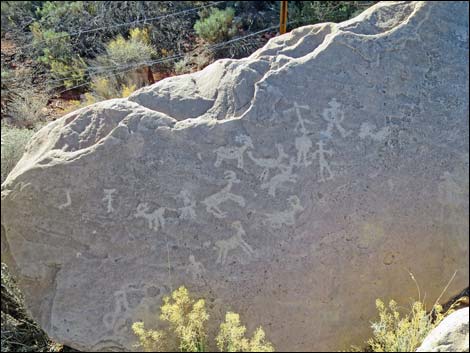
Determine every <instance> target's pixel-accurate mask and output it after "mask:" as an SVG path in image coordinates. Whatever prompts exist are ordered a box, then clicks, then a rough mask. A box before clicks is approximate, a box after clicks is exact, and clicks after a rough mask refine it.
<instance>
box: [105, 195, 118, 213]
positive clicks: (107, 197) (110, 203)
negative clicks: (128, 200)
mask: <svg viewBox="0 0 470 353" xmlns="http://www.w3.org/2000/svg"><path fill="white" fill-rule="evenodd" d="M115 192H116V189H104V195H105V196H104V197H103V199H102V201H103V202H106V203H107V212H108V213H111V212H114V207H113V193H115Z"/></svg>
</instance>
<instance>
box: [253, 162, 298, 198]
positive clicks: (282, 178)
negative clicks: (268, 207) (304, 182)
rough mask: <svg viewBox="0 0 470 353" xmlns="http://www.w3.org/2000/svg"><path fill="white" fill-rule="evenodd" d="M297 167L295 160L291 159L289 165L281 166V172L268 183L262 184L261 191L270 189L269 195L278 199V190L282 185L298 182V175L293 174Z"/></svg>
mask: <svg viewBox="0 0 470 353" xmlns="http://www.w3.org/2000/svg"><path fill="white" fill-rule="evenodd" d="M295 165H296V163H295V161H294V158H291V159H290V161H289V165H287V166H285V165H280V166H279V169H280V170H281V172H280V173H279V174H276V175H275V176H273V177H272V178H271V179H270V180H269V181H268V182H265V183H263V184H261V189H263V190H264V189H268V194H269V195H271V196H272V197H276V189H277V188H279V187H280V186H281V185H282V184H284V183H295V182H297V175H295V174H292V170H293V168H294V166H295Z"/></svg>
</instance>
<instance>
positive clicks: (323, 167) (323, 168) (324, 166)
mask: <svg viewBox="0 0 470 353" xmlns="http://www.w3.org/2000/svg"><path fill="white" fill-rule="evenodd" d="M323 144H324V143H323V141H322V140H320V142H317V145H318V149H317V150H316V151H315V152H314V153H313V158H314V159H317V158H318V162H319V164H320V179H319V180H320V181H322V182H323V181H326V180H331V179H333V173H332V171H331V169H330V166H329V164H328V161H327V160H326V158H325V155H328V156H332V155H333V151H331V150H325V149H324V148H323ZM325 172H326V173H327V175H325V174H326V173H325Z"/></svg>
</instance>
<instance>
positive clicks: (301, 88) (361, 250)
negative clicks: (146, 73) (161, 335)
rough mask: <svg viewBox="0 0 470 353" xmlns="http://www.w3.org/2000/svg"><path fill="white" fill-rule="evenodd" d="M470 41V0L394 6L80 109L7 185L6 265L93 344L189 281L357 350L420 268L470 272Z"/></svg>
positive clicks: (293, 335) (230, 304) (217, 299)
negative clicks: (381, 304) (382, 308)
mask: <svg viewBox="0 0 470 353" xmlns="http://www.w3.org/2000/svg"><path fill="white" fill-rule="evenodd" d="M468 49H469V46H468V4H467V3H465V2H387V3H379V4H377V5H375V6H374V7H372V8H370V9H369V10H367V11H366V12H364V13H363V14H361V15H360V16H358V17H356V18H354V19H352V20H349V21H347V22H344V23H340V24H332V23H325V24H318V25H313V26H307V27H302V28H299V29H296V30H294V31H292V32H291V33H288V34H286V35H283V36H280V37H277V38H274V39H272V40H270V41H269V43H267V44H266V46H265V47H263V48H261V49H259V50H258V51H256V52H255V53H254V54H252V55H251V56H250V57H248V58H246V59H242V60H219V61H217V62H215V63H214V64H212V65H210V66H209V67H207V68H206V69H204V70H202V71H201V72H198V73H195V74H191V75H183V76H179V77H173V78H169V79H165V80H163V81H161V82H159V83H157V84H154V85H152V86H149V87H145V88H143V89H141V90H139V91H137V92H135V93H134V94H133V95H132V96H130V97H129V98H128V99H114V100H109V101H106V102H101V103H98V104H95V105H92V106H90V107H87V108H83V109H81V110H78V111H76V112H73V113H71V114H68V115H66V116H64V117H63V118H61V119H59V120H57V121H55V122H52V123H50V124H49V125H47V126H46V127H44V128H43V129H42V130H40V131H39V132H38V133H37V134H36V135H35V137H34V138H33V140H32V141H31V143H30V144H29V148H28V149H27V152H26V153H25V155H24V157H23V158H22V160H21V161H20V162H19V163H18V165H17V166H16V168H15V169H14V170H13V171H12V173H11V174H10V175H9V177H8V179H7V180H6V181H5V183H4V184H3V185H2V219H1V224H2V237H1V240H2V254H3V256H2V261H5V262H7V264H8V265H9V267H10V268H11V269H12V270H14V272H15V273H16V275H17V277H18V280H19V283H20V286H21V288H22V290H23V291H24V294H25V296H26V301H27V303H28V306H29V309H30V311H31V313H32V315H33V316H34V317H35V318H36V319H37V320H38V321H39V322H40V323H41V325H42V326H43V328H44V329H45V330H46V331H47V332H48V334H49V335H50V336H52V337H53V338H55V339H57V340H58V341H60V342H63V343H65V344H68V345H70V346H72V347H75V348H78V349H82V350H91V351H100V350H101V351H103V350H104V351H106V350H107V351H119V350H126V349H134V348H133V347H132V345H133V343H135V339H134V337H133V335H132V333H131V331H130V326H131V323H132V322H134V321H138V320H144V321H145V322H146V324H147V325H148V326H149V327H151V326H152V325H153V324H155V317H156V316H157V315H156V314H155V313H156V312H157V309H158V308H159V305H160V304H161V299H162V296H164V295H166V294H169V293H170V291H171V290H172V289H175V288H176V287H178V286H179V285H182V284H184V285H186V286H187V287H188V288H189V289H190V290H191V291H192V292H194V293H197V295H201V296H204V297H206V298H207V300H208V303H209V304H210V305H209V307H210V310H211V311H210V313H211V317H212V319H213V321H214V322H217V321H218V320H221V319H222V316H223V314H224V313H225V311H226V310H234V311H237V312H239V313H240V314H241V315H242V319H243V321H244V322H245V323H248V328H249V329H250V330H251V329H253V328H254V327H255V326H258V325H262V326H263V327H264V328H265V330H266V332H267V336H268V339H270V340H271V341H272V342H273V343H274V345H275V346H276V348H277V349H278V350H294V351H295V350H298V351H302V350H303V351H308V350H339V349H345V348H348V347H349V345H350V344H361V342H362V341H363V339H365V338H366V337H367V336H368V335H369V334H370V329H369V321H370V320H371V319H372V318H373V317H374V315H375V308H374V301H375V298H377V297H385V298H389V297H392V298H395V299H396V300H397V301H399V302H407V301H408V299H409V298H410V297H415V296H416V295H417V293H416V288H415V285H414V283H413V282H412V281H411V279H410V278H409V275H408V273H407V270H409V271H411V272H412V273H413V274H414V276H415V278H416V279H417V280H418V282H419V283H420V286H421V291H422V292H424V291H425V292H426V295H427V296H426V297H427V298H430V300H431V299H432V300H434V299H435V298H436V297H437V296H438V295H439V293H440V292H441V291H442V289H443V288H444V286H445V284H446V283H447V281H448V280H449V278H450V277H451V276H452V274H453V273H454V271H455V270H458V271H459V272H458V274H457V277H456V279H455V280H454V282H453V284H452V286H451V288H450V290H449V292H448V293H449V294H451V293H452V292H455V291H457V290H459V289H461V288H463V287H465V286H467V285H468V268H469V262H468V246H469V240H468V212H469V206H468V191H469V189H468V158H469V155H468V142H469V138H468V137H469V135H468V133H469V131H468V113H469V111H468V93H469V92H468ZM219 322H220V321H219Z"/></svg>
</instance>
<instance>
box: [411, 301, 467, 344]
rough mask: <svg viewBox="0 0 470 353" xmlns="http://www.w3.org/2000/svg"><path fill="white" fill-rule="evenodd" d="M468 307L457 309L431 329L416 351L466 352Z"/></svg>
mask: <svg viewBox="0 0 470 353" xmlns="http://www.w3.org/2000/svg"><path fill="white" fill-rule="evenodd" d="M468 320H469V316H468V308H463V309H459V310H457V311H455V312H453V313H452V314H450V315H449V316H447V317H446V318H445V319H444V320H442V322H441V323H440V324H439V325H438V326H437V327H436V328H435V329H434V330H432V331H431V332H430V333H429V335H428V336H427V337H426V339H425V340H424V342H423V344H422V345H421V346H420V347H419V348H418V350H417V351H416V352H468V350H469V343H468V340H469V334H468Z"/></svg>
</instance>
